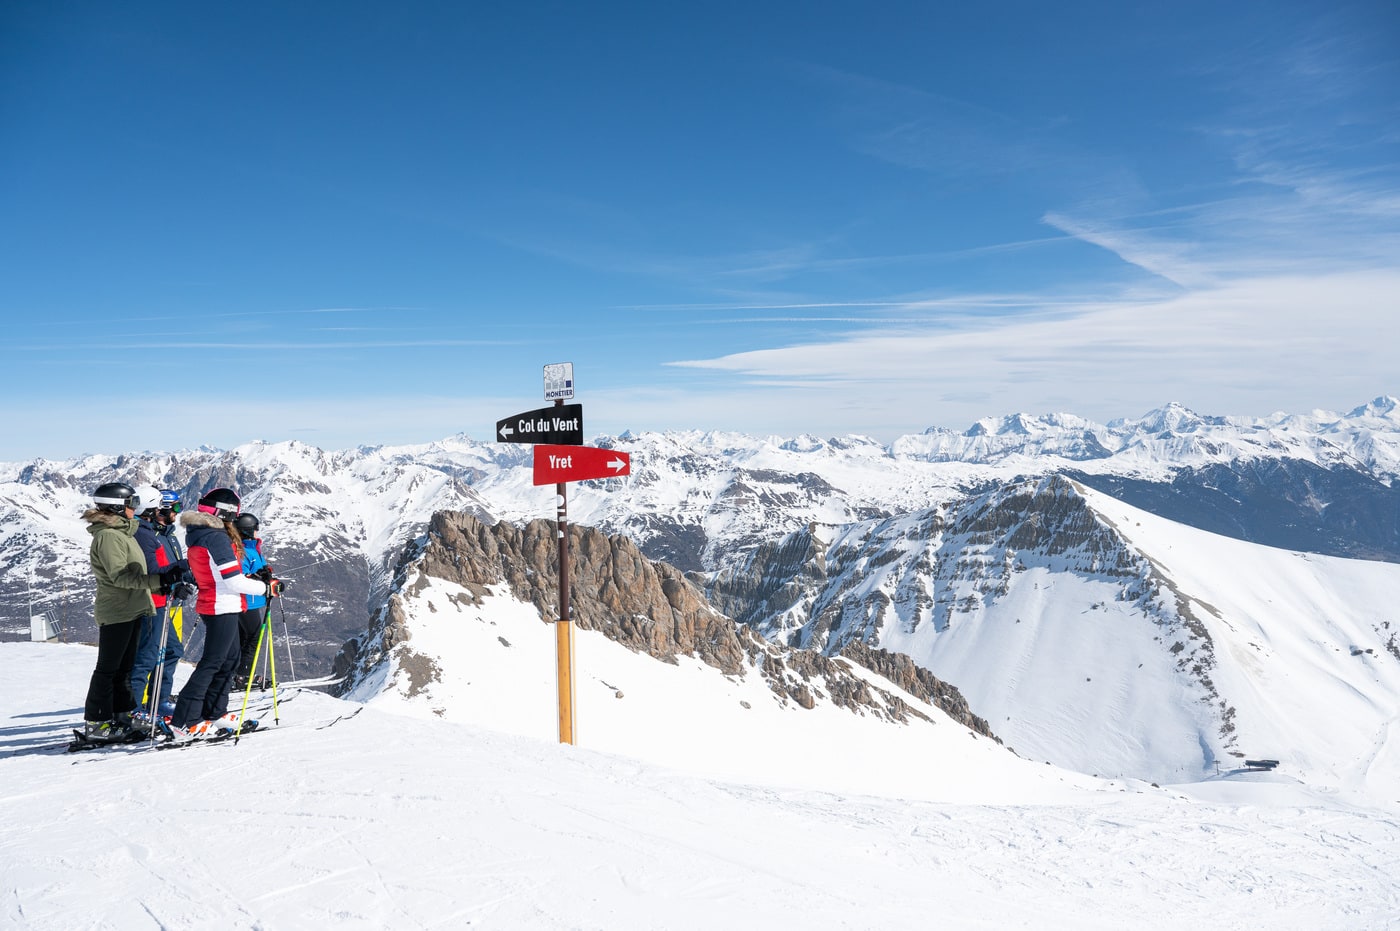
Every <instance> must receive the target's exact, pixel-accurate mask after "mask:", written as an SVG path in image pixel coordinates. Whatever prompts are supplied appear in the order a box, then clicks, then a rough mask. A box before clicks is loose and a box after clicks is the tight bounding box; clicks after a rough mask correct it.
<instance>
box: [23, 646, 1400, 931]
mask: <svg viewBox="0 0 1400 931" xmlns="http://www.w3.org/2000/svg"><path fill="white" fill-rule="evenodd" d="M93 657H94V652H93V651H92V650H91V648H87V647H81V646H71V645H69V646H62V645H37V644H0V662H3V664H4V668H5V670H6V671H7V675H5V676H4V677H3V678H0V709H3V710H0V820H3V823H4V824H5V832H4V834H3V837H2V838H0V876H3V880H0V892H2V893H3V903H4V904H3V910H2V911H0V923H3V925H5V926H7V927H15V928H35V929H69V928H75V927H103V928H115V929H135V928H149V927H153V926H155V927H165V928H262V929H275V928H305V927H325V926H330V925H334V926H336V927H339V928H435V927H441V928H448V927H481V928H607V929H617V928H622V929H628V928H638V929H640V928H715V927H732V928H773V927H794V926H799V927H802V928H818V929H822V928H924V927H929V926H931V925H938V926H943V927H954V928H1016V927H1020V928H1102V929H1109V928H1114V929H1117V928H1124V927H1130V926H1131V927H1133V928H1185V927H1192V928H1194V927H1211V928H1246V927H1249V928H1261V927H1267V928H1271V929H1276V928H1296V929H1327V928H1336V929H1343V928H1345V929H1352V928H1367V929H1374V928H1396V927H1400V918H1397V917H1396V916H1397V915H1400V879H1397V877H1400V808H1398V807H1393V806H1391V807H1387V806H1384V805H1382V804H1381V803H1379V802H1377V803H1375V804H1371V803H1362V802H1357V801H1355V800H1350V801H1348V800H1344V799H1343V798H1342V797H1341V796H1340V795H1337V794H1334V793H1329V792H1321V791H1317V790H1313V789H1309V788H1308V787H1306V786H1303V785H1301V784H1298V783H1297V782H1295V781H1292V780H1289V779H1288V778H1287V777H1284V776H1281V775H1274V774H1255V775H1251V776H1247V777H1236V778H1232V779H1227V780H1220V781H1214V782H1207V783H1198V784H1194V785H1190V786H1176V787H1167V788H1165V789H1155V788H1151V787H1149V786H1146V785H1144V784H1132V783H1128V784H1116V783H1103V784H1102V787H1101V788H1100V789H1098V790H1095V791H1088V790H1078V791H1077V794H1075V795H1074V796H1073V799H1072V800H1071V801H1069V802H1064V801H1053V802H1050V803H1046V804H1025V803H1020V804H1002V805H999V804H978V805H971V804H947V803H940V802H937V801H927V800H923V801H919V800H909V799H900V798H882V797H878V796H874V795H860V794H854V793H850V792H828V791H819V790H814V789H811V788H791V787H785V786H781V785H772V784H746V783H744V782H740V781H719V780H715V779H706V778H700V777H696V776H693V775H688V774H687V773H685V772H682V771H678V770H675V769H668V768H665V767H661V766H657V765H653V764H648V763H644V762H640V761H638V760H635V759H629V758H627V757H623V756H616V755H607V754H601V753H597V752H593V751H589V750H586V749H579V748H571V747H562V746H559V745H557V744H552V743H549V742H546V741H540V740H533V739H529V738H525V737H520V736H516V735H509V734H503V733H498V732H493V731H489V730H485V729H481V728H478V727H471V726H466V725H462V724H454V723H451V722H447V721H440V720H439V721H434V720H426V719H421V718H418V717H412V716H405V715H401V714H394V713H391V712H390V711H387V710H383V707H381V706H379V705H376V706H373V707H368V708H366V709H365V710H364V713H361V714H357V715H356V716H355V717H353V718H349V717H344V718H342V719H341V720H340V721H338V722H337V723H336V724H335V725H334V726H331V727H324V728H323V729H317V728H316V727H315V726H314V725H324V724H325V723H327V722H329V721H332V720H334V719H336V718H337V717H340V716H342V715H347V714H348V713H350V712H353V711H355V710H356V709H357V708H358V707H359V706H355V705H351V704H349V703H347V702H343V701H340V700H337V699H334V698H331V697H329V696H325V695H322V694H319V693H314V692H297V693H296V698H295V700H294V701H289V702H287V704H286V705H285V706H284V708H283V710H282V721H283V725H282V728H284V729H279V727H278V726H275V725H272V724H271V723H268V724H267V725H265V726H266V727H267V728H268V731H267V732H266V733H261V732H260V733H258V734H257V735H256V736H255V737H252V738H250V739H248V740H246V741H241V742H240V743H239V744H238V745H237V746H235V745H233V744H232V743H231V742H224V743H221V744H217V745H213V746H210V747H208V748H194V749H191V750H190V751H188V752H175V753H159V752H145V753H140V752H133V753H119V754H111V755H109V756H104V757H100V758H95V757H96V755H95V754H93V755H68V754H41V753H36V752H33V751H34V750H35V749H36V748H38V747H40V746H46V745H52V744H55V743H57V742H60V741H62V740H63V739H64V735H65V734H66V733H67V728H68V727H69V726H71V725H72V724H73V723H74V722H75V721H76V720H77V719H78V718H79V717H80V716H81V714H80V711H78V710H77V707H76V706H77V705H78V704H79V699H80V698H81V695H82V693H83V692H84V691H85V688H86V682H87V676H88V674H89V672H90V669H91V665H92V661H93ZM385 707H387V706H385ZM80 759H81V760H84V761H85V762H83V764H82V765H74V764H75V763H76V762H77V761H78V760H80ZM938 778H939V776H938V773H936V772H933V773H930V774H929V780H930V781H931V782H933V783H934V784H935V785H936V783H937V780H938ZM1047 797H1048V796H1047ZM1057 797H1058V798H1063V797H1064V796H1063V795H1062V794H1061V795H1059V796H1057Z"/></svg>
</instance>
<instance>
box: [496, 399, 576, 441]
mask: <svg viewBox="0 0 1400 931" xmlns="http://www.w3.org/2000/svg"><path fill="white" fill-rule="evenodd" d="M496 441H497V442H499V443H545V444H548V445H551V446H582V445H583V405H582V404H556V405H554V406H553V407H541V408H540V409H539V410H536V411H526V412H525V413H523V414H515V415H514V416H512V417H507V418H506V419H505V420H498V421H496Z"/></svg>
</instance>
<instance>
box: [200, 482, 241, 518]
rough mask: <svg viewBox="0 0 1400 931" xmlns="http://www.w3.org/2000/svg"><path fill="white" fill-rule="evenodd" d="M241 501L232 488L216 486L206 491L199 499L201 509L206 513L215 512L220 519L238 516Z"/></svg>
mask: <svg viewBox="0 0 1400 931" xmlns="http://www.w3.org/2000/svg"><path fill="white" fill-rule="evenodd" d="M239 508H240V502H239V500H238V494H237V493H236V492H234V490H233V489H232V488H215V489H212V490H211V491H206V492H205V493H204V497H202V498H200V499H199V509H200V510H201V511H203V512H204V513H205V514H213V515H214V516H215V517H217V518H218V519H219V520H233V519H234V518H235V517H237V516H238V511H239Z"/></svg>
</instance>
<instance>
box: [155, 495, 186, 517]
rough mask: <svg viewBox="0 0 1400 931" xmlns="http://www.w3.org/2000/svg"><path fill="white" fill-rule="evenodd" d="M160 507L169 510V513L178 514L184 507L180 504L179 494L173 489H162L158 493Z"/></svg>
mask: <svg viewBox="0 0 1400 931" xmlns="http://www.w3.org/2000/svg"><path fill="white" fill-rule="evenodd" d="M160 509H161V510H162V511H169V512H170V513H171V514H179V513H180V512H181V511H182V510H184V508H182V507H181V506H180V496H179V495H178V494H176V493H175V492H173V491H162V492H161V493H160Z"/></svg>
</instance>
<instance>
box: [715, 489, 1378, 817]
mask: <svg viewBox="0 0 1400 931" xmlns="http://www.w3.org/2000/svg"><path fill="white" fill-rule="evenodd" d="M826 533H827V534H828V535H829V536H830V539H829V540H823V538H822V535H821V534H820V533H803V534H796V535H794V536H793V537H791V538H789V539H788V540H785V541H783V542H782V543H781V544H779V545H777V546H774V547H772V548H769V549H765V550H761V551H759V552H758V553H757V554H755V556H754V557H753V560H752V562H751V563H750V564H749V565H747V566H746V567H741V568H738V569H735V570H730V571H726V572H721V573H717V574H715V575H714V576H713V578H712V581H711V589H710V590H711V594H712V596H713V597H714V598H715V600H716V603H717V604H719V605H720V606H721V607H722V608H725V609H728V608H729V606H731V605H736V606H744V605H748V606H753V612H754V613H753V615H752V616H748V617H742V618H741V619H743V620H745V621H747V622H749V623H753V624H755V625H756V626H758V627H759V628H760V630H762V631H763V632H764V633H765V634H766V635H767V636H770V637H773V638H775V639H779V640H782V641H785V642H790V643H794V644H799V645H803V646H815V647H818V648H821V649H825V650H828V651H834V650H838V649H840V648H841V646H842V645H843V644H844V643H847V642H849V641H850V640H853V639H860V640H864V641H866V642H869V643H871V644H872V645H875V646H879V647H881V648H884V649H887V650H891V651H895V652H899V653H904V654H906V655H908V656H910V657H912V658H913V659H914V660H915V661H916V662H917V663H919V665H921V666H923V667H924V668H927V669H929V670H931V671H932V672H934V673H935V674H936V675H938V676H940V677H941V678H945V679H947V680H949V681H951V682H953V683H955V684H956V685H957V686H958V687H959V689H960V690H961V691H962V692H963V694H964V695H965V696H966V697H967V699H968V701H969V703H970V704H971V706H972V707H973V708H974V709H975V710H976V711H977V713H978V714H980V715H982V716H984V717H985V718H987V720H988V722H989V724H990V726H991V727H992V728H993V730H994V731H995V732H996V733H997V734H998V736H1000V737H1002V739H1004V740H1005V741H1006V742H1007V744H1008V745H1010V746H1012V747H1014V748H1015V749H1016V750H1017V751H1018V752H1019V753H1022V754H1024V755H1027V756H1030V757H1032V758H1036V759H1045V760H1050V761H1052V762H1055V763H1057V764H1059V765H1063V766H1066V767H1069V768H1072V769H1077V770H1080V771H1083V772H1091V773H1100V774H1109V775H1120V774H1132V775H1134V776H1137V777H1138V778H1144V779H1152V780H1155V781H1181V780H1183V779H1194V778H1201V777H1202V776H1204V775H1206V774H1209V773H1210V772H1212V771H1213V769H1214V767H1215V766H1216V765H1217V764H1220V765H1227V766H1228V765H1231V762H1232V761H1235V760H1238V759H1241V758H1243V757H1245V756H1249V755H1254V756H1267V757H1270V758H1275V759H1288V760H1289V761H1290V763H1291V765H1294V766H1297V767H1298V768H1299V769H1300V770H1301V771H1303V772H1305V773H1306V778H1308V779H1309V780H1310V781H1316V782H1318V783H1319V784H1325V785H1333V786H1350V787H1353V788H1358V789H1362V790H1366V789H1367V787H1369V789H1371V790H1378V791H1382V792H1384V791H1386V789H1385V788H1384V787H1385V786H1386V785H1387V784H1390V782H1391V781H1394V782H1395V783H1396V784H1400V743H1397V740H1396V736H1397V735H1393V734H1392V733H1391V722H1392V720H1393V716H1394V712H1395V708H1396V707H1400V646H1397V633H1400V617H1393V616H1392V615H1391V612H1390V606H1392V605H1394V604H1396V603H1400V566H1397V565H1394V564H1389V563H1371V562H1364V561H1359V560H1344V559H1336V558H1332V557H1322V556H1314V555H1304V554H1298V553H1290V552H1287V551H1283V550H1276V549H1271V548H1268V547H1261V546H1257V545H1253V544H1248V543H1242V542H1239V541H1235V540H1230V539H1227V538H1224V537H1220V536H1217V535H1214V534H1209V533H1205V532H1203V531H1198V530H1193V529H1191V528H1187V527H1183V526H1181V525H1179V524H1175V523H1173V522H1170V521H1166V520H1163V519H1161V518H1157V517H1154V516H1152V515H1150V514H1147V513H1145V512H1142V511H1139V510H1137V509H1135V508H1132V507H1130V506H1129V505H1126V504H1124V503H1122V502H1119V501H1116V500H1114V499H1112V498H1110V497H1108V496H1106V495H1102V494H1099V493H1097V492H1094V491H1092V490H1090V489H1087V488H1084V487H1082V486H1078V485H1076V484H1075V483H1073V482H1070V481H1068V480H1065V479H1063V478H1057V477H1056V478H1049V479H1040V480H1035V481H1030V482H1024V483H1020V484H1013V485H1009V486H1006V487H1004V488H1001V489H998V490H996V491H993V492H989V493H987V494H985V495H982V496H977V497H973V498H970V499H967V500H965V501H962V502H959V503H957V504H955V505H952V506H949V507H947V508H942V509H933V510H930V511H924V512H917V513H915V514H911V515H906V516H904V517H901V518H892V519H887V520H881V521H869V522H865V523H861V524H854V525H848V526H845V527H841V528H831V529H829V530H828V531H826Z"/></svg>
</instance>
